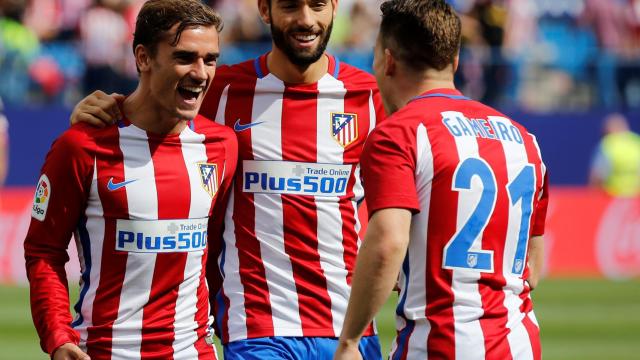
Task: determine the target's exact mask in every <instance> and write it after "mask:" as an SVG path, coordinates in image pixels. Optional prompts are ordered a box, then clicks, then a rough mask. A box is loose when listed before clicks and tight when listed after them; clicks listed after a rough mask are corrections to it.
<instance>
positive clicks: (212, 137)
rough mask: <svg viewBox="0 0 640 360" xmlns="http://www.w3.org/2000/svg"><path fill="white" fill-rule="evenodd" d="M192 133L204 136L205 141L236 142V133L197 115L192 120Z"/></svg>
mask: <svg viewBox="0 0 640 360" xmlns="http://www.w3.org/2000/svg"><path fill="white" fill-rule="evenodd" d="M193 123H194V131H195V132H197V133H199V134H203V135H205V136H206V138H207V141H208V142H211V141H225V142H233V143H235V142H237V140H236V133H235V132H234V131H233V129H231V128H230V127H228V126H225V125H221V124H218V123H217V122H215V121H213V120H212V119H210V118H208V117H206V116H204V115H201V114H200V115H198V116H196V118H195V119H193Z"/></svg>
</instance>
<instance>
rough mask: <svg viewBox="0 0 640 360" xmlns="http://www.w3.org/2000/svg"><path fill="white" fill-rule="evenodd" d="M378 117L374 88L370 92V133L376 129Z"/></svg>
mask: <svg viewBox="0 0 640 360" xmlns="http://www.w3.org/2000/svg"><path fill="white" fill-rule="evenodd" d="M377 121H378V119H377V118H376V106H375V104H374V103H373V90H371V91H370V92H369V134H370V133H371V132H372V131H373V129H375V127H376V123H377Z"/></svg>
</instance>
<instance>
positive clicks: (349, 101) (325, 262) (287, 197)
mask: <svg viewBox="0 0 640 360" xmlns="http://www.w3.org/2000/svg"><path fill="white" fill-rule="evenodd" d="M202 112H203V114H205V115H206V116H208V117H215V119H216V121H217V122H219V123H222V124H226V125H227V126H229V127H231V128H233V129H234V130H235V131H236V134H237V136H238V147H239V156H240V158H239V160H238V172H237V176H236V179H235V182H234V185H233V187H234V191H233V196H232V197H231V199H230V201H229V206H228V208H227V214H226V217H225V232H224V249H223V251H222V253H221V255H220V257H219V267H220V271H221V273H222V276H223V283H222V288H221V290H220V292H219V293H218V296H217V297H216V303H215V305H214V306H215V307H216V319H217V324H218V326H219V330H220V332H221V335H222V339H223V342H225V343H226V342H229V341H235V340H241V339H246V338H256V337H266V336H320V337H337V336H339V334H340V331H341V329H342V322H343V319H344V314H345V312H346V308H347V300H348V298H349V293H350V284H351V274H352V271H353V268H354V263H355V257H356V252H357V249H358V246H359V240H358V230H359V228H360V225H359V223H358V216H357V207H358V202H359V201H360V200H361V199H362V197H363V190H362V186H361V183H360V180H359V171H360V170H359V161H360V154H361V152H362V147H363V144H364V141H365V139H366V138H367V135H368V134H369V132H370V131H371V129H373V127H374V126H375V124H376V121H378V120H380V119H381V117H382V116H383V115H382V114H383V112H382V103H381V100H380V97H379V93H378V90H377V87H376V84H375V80H374V78H373V76H371V75H370V74H367V73H365V72H363V71H361V70H358V69H356V68H354V67H352V66H349V65H346V64H340V63H339V62H338V60H337V59H336V58H334V57H332V56H329V68H328V71H327V73H326V74H325V75H324V77H322V78H321V79H320V80H319V81H318V82H317V83H313V84H304V85H299V84H295V85H294V84H287V83H284V82H283V81H281V80H280V79H278V78H277V77H276V76H274V75H273V74H271V73H269V71H268V69H267V66H266V55H263V56H261V57H259V58H257V59H256V60H255V61H248V62H245V63H241V64H238V65H234V66H232V67H221V68H219V69H218V71H217V73H216V78H215V80H214V83H213V84H212V87H211V89H210V90H209V92H208V94H207V98H205V101H204V103H203V107H202ZM368 334H373V327H371V328H370V329H369V332H368Z"/></svg>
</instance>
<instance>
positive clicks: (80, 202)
mask: <svg viewBox="0 0 640 360" xmlns="http://www.w3.org/2000/svg"><path fill="white" fill-rule="evenodd" d="M77 133H78V132H77V130H76V129H71V130H68V131H67V132H66V133H65V134H63V135H62V136H61V137H60V138H59V139H58V140H56V142H55V143H54V144H53V146H52V148H51V150H50V152H49V154H48V155H47V159H46V161H45V164H44V166H43V168H42V175H41V177H40V179H39V181H38V190H37V192H36V196H35V197H34V204H33V209H32V219H31V224H30V226H29V230H28V232H27V236H26V238H25V242H24V250H25V260H26V270H27V277H28V279H29V284H30V299H31V314H32V317H33V321H34V325H35V327H36V330H37V332H38V335H39V336H40V345H41V347H42V349H43V350H44V351H45V352H47V353H48V354H51V355H54V353H57V351H56V350H58V349H61V346H62V345H64V344H72V345H77V344H78V341H79V336H78V334H77V333H76V332H75V331H74V330H73V329H72V328H71V326H70V324H71V321H72V318H71V313H70V312H69V291H68V284H67V278H66V273H65V269H64V265H65V263H66V262H67V261H68V260H69V257H68V254H67V247H68V245H69V241H70V239H71V234H72V233H73V231H74V229H75V228H76V227H77V224H78V219H79V218H80V212H81V210H82V209H84V207H85V204H86V193H87V189H88V188H89V186H90V181H91V174H92V173H93V159H92V158H90V157H89V156H88V155H87V154H85V153H83V151H82V144H83V139H82V138H80V137H79V136H74V134H75V135H77ZM69 348H71V349H69ZM65 349H66V350H65ZM70 350H74V351H75V348H74V347H72V346H67V347H65V348H64V349H61V350H60V351H62V352H63V353H66V352H67V351H70ZM55 358H59V355H56V357H55ZM63 358H64V357H63ZM69 358H74V357H69ZM75 358H78V357H75ZM79 358H81V357H79Z"/></svg>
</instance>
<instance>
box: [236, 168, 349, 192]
mask: <svg viewBox="0 0 640 360" xmlns="http://www.w3.org/2000/svg"><path fill="white" fill-rule="evenodd" d="M243 164H244V172H243V190H244V192H251V193H269V194H292V195H313V196H342V195H345V194H346V192H347V185H348V183H349V178H350V176H351V166H349V165H333V164H313V163H312V164H309V163H295V162H286V161H282V162H280V161H264V162H260V161H248V160H245V161H244V162H243Z"/></svg>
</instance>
